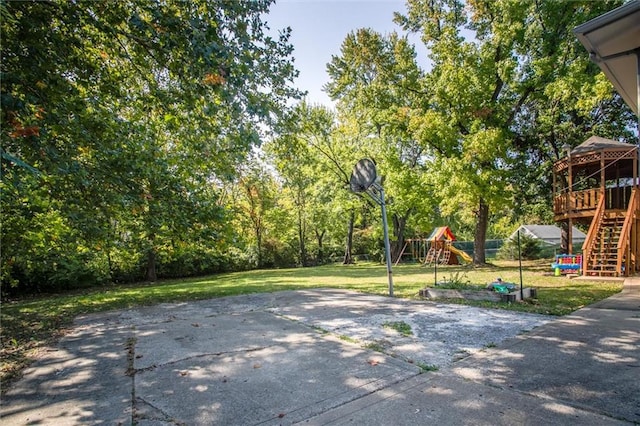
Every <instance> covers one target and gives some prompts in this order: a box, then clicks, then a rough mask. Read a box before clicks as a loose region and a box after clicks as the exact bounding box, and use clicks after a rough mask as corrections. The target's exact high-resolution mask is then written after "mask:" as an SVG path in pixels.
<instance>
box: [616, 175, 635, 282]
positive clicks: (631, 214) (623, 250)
mask: <svg viewBox="0 0 640 426" xmlns="http://www.w3.org/2000/svg"><path fill="white" fill-rule="evenodd" d="M638 200H639V199H638V191H637V188H635V187H634V188H633V189H632V191H631V198H629V205H628V206H627V213H626V216H625V218H624V223H623V224H622V231H621V232H620V238H619V240H618V259H617V264H616V272H618V274H621V273H622V259H623V258H624V259H625V262H626V263H625V275H626V274H628V272H629V261H630V259H629V256H628V255H629V252H628V248H629V243H630V241H629V236H630V235H631V225H632V223H633V220H634V219H635V215H636V212H637V211H638V208H637V207H638Z"/></svg>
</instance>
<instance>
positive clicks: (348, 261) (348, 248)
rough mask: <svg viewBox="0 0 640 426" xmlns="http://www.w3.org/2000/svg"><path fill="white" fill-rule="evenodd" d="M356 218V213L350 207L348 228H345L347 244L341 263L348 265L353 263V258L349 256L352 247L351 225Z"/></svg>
mask: <svg viewBox="0 0 640 426" xmlns="http://www.w3.org/2000/svg"><path fill="white" fill-rule="evenodd" d="M355 220H356V213H355V211H354V210H353V209H352V210H351V212H350V214H349V228H348V230H347V245H346V247H345V249H344V260H343V261H342V264H343V265H349V264H351V263H353V258H352V257H351V250H352V249H353V226H354V222H355Z"/></svg>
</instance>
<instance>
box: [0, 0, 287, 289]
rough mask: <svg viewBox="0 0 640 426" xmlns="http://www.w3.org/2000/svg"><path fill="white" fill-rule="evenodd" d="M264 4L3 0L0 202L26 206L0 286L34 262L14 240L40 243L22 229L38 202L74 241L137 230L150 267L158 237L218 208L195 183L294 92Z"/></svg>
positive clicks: (198, 222) (241, 154)
mask: <svg viewBox="0 0 640 426" xmlns="http://www.w3.org/2000/svg"><path fill="white" fill-rule="evenodd" d="M270 4H271V1H270V0H259V1H244V0H243V1H222V2H221V1H213V0H196V1H190V2H174V1H169V2H163V1H156V0H128V1H119V2H80V3H77V2H67V1H47V2H3V3H2V8H3V9H2V12H3V19H2V23H0V29H1V32H2V34H1V37H2V46H1V49H2V62H1V65H0V66H1V67H2V79H1V81H0V91H1V102H2V118H1V120H2V132H0V137H1V141H2V177H3V180H2V185H3V194H7V196H3V198H2V204H3V205H2V208H3V211H11V212H12V213H13V212H16V213H18V214H20V215H22V218H23V219H21V220H16V221H15V223H14V222H13V221H12V222H10V223H7V224H6V225H5V226H4V227H3V236H2V238H3V241H2V246H3V257H4V258H6V259H10V260H11V264H12V265H13V266H12V267H11V268H8V267H5V265H6V263H5V262H3V272H2V277H3V285H4V283H5V277H8V278H7V279H8V280H12V281H11V282H13V283H14V284H15V282H16V281H19V280H18V279H17V278H15V277H18V276H21V278H20V280H23V281H24V280H25V279H26V278H25V277H24V275H25V271H27V269H28V265H29V264H30V262H31V261H32V260H31V259H29V258H28V256H26V257H25V255H24V253H29V251H26V252H25V251H22V252H19V251H17V250H14V249H13V247H22V246H24V245H31V246H32V247H33V248H34V249H35V248H36V247H45V246H46V243H45V240H42V241H39V242H34V241H27V240H25V239H24V238H23V237H22V229H21V228H19V227H17V226H18V224H20V226H25V224H26V225H27V226H28V224H29V223H30V222H31V218H32V217H33V216H34V215H36V214H38V212H39V209H41V208H43V207H39V206H42V205H46V206H47V207H46V208H47V209H55V211H56V212H58V213H57V215H58V217H59V218H60V220H61V221H62V222H63V223H64V225H65V227H67V228H68V229H70V230H73V232H72V233H71V234H69V235H68V237H67V242H68V246H69V247H73V246H74V244H75V246H76V247H77V248H78V249H79V248H80V247H81V246H86V247H89V248H91V249H92V250H93V251H95V248H96V247H97V246H99V247H102V248H103V249H106V248H108V247H113V246H114V245H116V244H122V235H127V237H126V239H127V240H131V239H137V240H138V243H137V246H138V247H137V248H136V249H135V250H137V252H138V253H139V252H140V251H141V250H142V251H143V252H144V256H145V257H146V265H145V269H146V271H147V272H146V277H147V278H148V279H154V278H155V276H156V275H157V271H156V259H157V255H158V252H159V250H160V249H161V247H165V246H166V245H167V243H170V242H171V241H172V240H175V239H176V238H178V237H179V236H185V237H186V235H187V233H185V232H184V231H186V230H189V229H194V228H195V229H199V228H201V227H207V226H210V225H213V224H214V223H215V222H219V221H220V220H221V217H222V216H221V215H220V212H219V210H217V209H215V208H204V209H203V208H202V207H203V206H204V205H207V206H214V205H216V204H217V203H216V194H215V193H214V192H213V191H211V190H204V189H203V188H206V187H211V184H212V182H215V181H216V180H218V179H226V178H230V177H231V176H233V175H234V173H235V170H236V165H237V164H239V163H240V162H242V161H243V159H244V158H245V157H246V155H247V153H248V152H249V151H250V150H251V148H252V147H253V146H255V145H257V144H259V143H260V140H261V137H262V133H263V130H261V129H263V128H267V127H269V126H272V125H273V124H274V123H275V122H276V121H277V120H278V119H279V117H280V116H281V112H282V111H283V110H284V109H286V103H287V102H288V99H289V98H290V97H296V96H298V92H297V91H296V90H294V89H292V81H293V78H294V77H295V76H296V74H297V73H296V71H295V69H294V68H293V65H292V61H291V57H290V55H291V52H292V47H291V45H290V44H289V43H288V37H289V34H290V31H289V30H284V31H281V32H280V34H279V36H277V37H275V38H274V37H272V36H270V35H268V33H267V31H266V27H265V24H264V22H263V21H262V17H263V16H264V13H266V12H267V11H268V9H269V6H270ZM43 186H44V187H46V188H47V190H46V191H41V190H40V188H41V187H43ZM38 193H40V195H38ZM37 198H44V203H36V202H35V200H36V199H37ZM131 212H135V215H134V217H131V216H129V215H128V213H131ZM194 212H208V214H207V215H202V214H193V213H194ZM203 216H206V217H203ZM136 218H139V220H138V219H136ZM14 224H15V225H16V227H15V228H14V227H13V225H14ZM123 227H124V229H123ZM134 237H135V238H134ZM72 251H75V250H72ZM90 252H91V250H90ZM73 255H74V253H72V252H69V253H66V255H65V256H64V257H72V256H73ZM107 257H108V256H107ZM50 266H51V268H56V267H58V266H56V265H54V264H53V263H51V265H50ZM10 277H13V278H10ZM32 278H33V277H32ZM40 278H41V277H36V278H34V279H40ZM7 282H8V281H7Z"/></svg>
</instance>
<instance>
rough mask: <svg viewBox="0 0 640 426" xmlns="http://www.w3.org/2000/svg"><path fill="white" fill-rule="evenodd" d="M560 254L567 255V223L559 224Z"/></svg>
mask: <svg viewBox="0 0 640 426" xmlns="http://www.w3.org/2000/svg"><path fill="white" fill-rule="evenodd" d="M560 252H562V254H567V253H569V221H562V222H560Z"/></svg>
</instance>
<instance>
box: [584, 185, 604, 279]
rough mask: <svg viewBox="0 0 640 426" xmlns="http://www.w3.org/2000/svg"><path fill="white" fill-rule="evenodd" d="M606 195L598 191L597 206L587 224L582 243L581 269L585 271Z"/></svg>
mask: <svg viewBox="0 0 640 426" xmlns="http://www.w3.org/2000/svg"><path fill="white" fill-rule="evenodd" d="M606 198H607V197H605V196H604V194H603V193H602V192H601V193H600V200H598V207H596V211H595V214H594V216H593V220H592V221H591V225H590V226H589V231H588V232H587V236H586V238H585V239H584V243H583V244H582V271H583V273H584V271H587V270H588V269H589V268H588V266H589V259H591V252H592V251H593V246H594V244H595V242H596V238H597V236H598V231H599V230H600V226H602V220H603V219H604V212H605V200H606Z"/></svg>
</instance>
